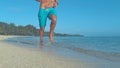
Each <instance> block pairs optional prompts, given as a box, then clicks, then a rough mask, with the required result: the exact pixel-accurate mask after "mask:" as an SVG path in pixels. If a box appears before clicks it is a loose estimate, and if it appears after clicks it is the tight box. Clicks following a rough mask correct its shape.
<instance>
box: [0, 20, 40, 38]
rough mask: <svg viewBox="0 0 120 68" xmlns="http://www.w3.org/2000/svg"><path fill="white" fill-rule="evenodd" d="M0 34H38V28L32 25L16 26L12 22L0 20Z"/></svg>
mask: <svg viewBox="0 0 120 68" xmlns="http://www.w3.org/2000/svg"><path fill="white" fill-rule="evenodd" d="M0 34H1V35H25V36H32V35H35V36H38V35H39V29H37V28H35V27H34V26H33V25H26V26H21V25H19V26H16V25H15V24H14V23H10V24H8V23H4V22H0Z"/></svg>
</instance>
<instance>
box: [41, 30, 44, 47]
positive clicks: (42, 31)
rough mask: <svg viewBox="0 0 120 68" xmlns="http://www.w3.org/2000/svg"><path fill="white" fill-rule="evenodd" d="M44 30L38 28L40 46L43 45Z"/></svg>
mask: <svg viewBox="0 0 120 68" xmlns="http://www.w3.org/2000/svg"><path fill="white" fill-rule="evenodd" d="M43 35H44V28H40V45H41V46H42V45H43Z"/></svg>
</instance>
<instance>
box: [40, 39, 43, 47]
mask: <svg viewBox="0 0 120 68" xmlns="http://www.w3.org/2000/svg"><path fill="white" fill-rule="evenodd" d="M42 47H43V41H42V40H41V41H40V48H42Z"/></svg>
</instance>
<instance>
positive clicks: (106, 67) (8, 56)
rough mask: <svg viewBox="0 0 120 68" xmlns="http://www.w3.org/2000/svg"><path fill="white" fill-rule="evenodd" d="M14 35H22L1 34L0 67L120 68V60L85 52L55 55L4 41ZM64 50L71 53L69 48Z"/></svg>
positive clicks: (47, 51)
mask: <svg viewBox="0 0 120 68" xmlns="http://www.w3.org/2000/svg"><path fill="white" fill-rule="evenodd" d="M14 37H20V36H7V35H6V36H5V35H0V68H120V62H109V61H104V60H99V59H96V58H92V57H89V56H86V55H83V54H80V55H81V56H80V57H74V58H73V57H70V56H69V55H68V56H66V55H64V56H58V55H55V53H54V51H55V50H53V51H49V50H50V49H48V48H47V49H48V50H43V49H42V48H36V49H34V48H26V47H19V46H17V45H19V43H14V44H12V43H9V42H6V41H4V40H5V39H10V38H14ZM22 45H23V44H22ZM49 47H52V46H49ZM59 52H60V53H62V52H61V51H60V48H59V50H58V52H57V53H59ZM64 52H65V53H64V54H69V53H71V52H69V50H66V51H64ZM59 55H60V54H59Z"/></svg>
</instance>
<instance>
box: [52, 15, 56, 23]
mask: <svg viewBox="0 0 120 68" xmlns="http://www.w3.org/2000/svg"><path fill="white" fill-rule="evenodd" d="M51 20H52V23H54V24H55V23H56V21H57V18H56V16H55V15H53V16H52V19H51Z"/></svg>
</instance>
